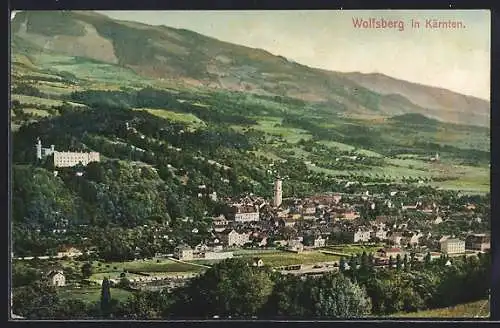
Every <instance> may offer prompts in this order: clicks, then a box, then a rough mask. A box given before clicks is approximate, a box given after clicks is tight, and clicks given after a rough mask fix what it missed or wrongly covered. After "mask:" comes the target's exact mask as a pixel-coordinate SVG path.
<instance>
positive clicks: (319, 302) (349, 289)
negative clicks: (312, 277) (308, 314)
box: [311, 274, 371, 318]
mask: <svg viewBox="0 0 500 328" xmlns="http://www.w3.org/2000/svg"><path fill="white" fill-rule="evenodd" d="M315 282H316V288H313V289H312V290H311V299H312V300H314V301H316V302H314V303H312V304H314V305H313V311H312V315H313V316H314V317H323V318H359V317H362V316H364V315H367V314H368V313H369V312H370V309H371V301H370V298H369V297H368V296H367V295H366V291H365V290H364V289H362V288H361V287H359V286H358V285H356V284H354V283H352V282H351V281H350V280H349V279H348V278H347V277H345V276H343V275H342V274H327V275H325V276H324V277H322V278H320V279H319V280H317V281H315Z"/></svg>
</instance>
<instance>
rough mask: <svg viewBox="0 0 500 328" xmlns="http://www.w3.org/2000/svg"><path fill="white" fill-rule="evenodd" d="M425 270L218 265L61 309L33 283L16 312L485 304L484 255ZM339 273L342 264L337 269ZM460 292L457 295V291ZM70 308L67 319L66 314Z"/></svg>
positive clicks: (262, 313)
mask: <svg viewBox="0 0 500 328" xmlns="http://www.w3.org/2000/svg"><path fill="white" fill-rule="evenodd" d="M449 261H450V259H447V258H442V259H440V260H435V261H432V262H430V261H426V262H424V263H418V262H415V261H414V260H412V259H408V258H406V259H403V260H401V259H399V260H397V262H398V263H405V265H404V266H401V265H398V267H397V268H396V269H393V268H387V269H377V270H375V268H374V267H373V266H372V265H371V262H370V260H369V255H366V254H364V255H360V256H358V257H354V258H351V259H350V260H349V262H350V263H351V267H350V268H349V269H348V270H345V269H343V270H341V272H337V273H329V274H325V275H323V276H321V277H316V278H313V277H309V278H300V277H297V276H294V275H281V274H279V273H276V272H273V271H272V270H271V269H270V268H268V267H253V266H251V264H250V263H249V262H248V261H247V260H245V259H241V258H240V259H238V258H236V259H230V260H225V261H222V262H220V263H218V264H216V265H214V266H213V267H212V268H210V269H208V270H207V271H206V272H205V273H204V274H202V275H200V276H197V277H196V278H193V279H192V280H190V281H189V282H188V283H187V284H186V285H185V286H184V287H179V288H177V289H175V290H174V291H173V292H167V291H166V290H161V291H156V292H153V291H149V292H146V291H137V292H134V295H133V296H132V297H131V298H129V299H128V300H127V301H126V302H122V303H120V302H118V301H117V300H115V299H113V297H112V294H111V290H110V286H111V284H110V282H109V281H108V280H107V279H105V280H104V282H103V285H102V292H101V299H100V302H98V303H96V304H83V303H81V302H79V301H71V302H66V303H67V304H64V302H62V301H61V300H60V298H59V295H58V292H57V291H56V290H54V289H53V288H51V287H48V286H44V285H43V284H39V283H34V284H31V285H26V286H22V287H19V288H17V289H16V292H15V293H14V310H15V311H16V313H17V314H20V315H24V316H27V317H28V318H50V319H55V318H78V317H100V318H103V317H104V318H124V319H155V318H184V319H196V318H197V319H208V318H213V317H220V318H247V319H249V318H253V317H257V318H259V319H266V318H273V319H276V318H284V319H285V318H286V319H290V318H323V319H325V318H359V317H367V316H382V315H388V314H392V313H395V312H402V311H406V312H413V311H418V310H423V309H428V308H437V307H446V306H451V305H455V304H460V303H465V302H470V301H475V300H478V299H483V298H485V297H487V295H488V291H489V282H490V269H491V262H490V261H491V260H490V257H489V254H485V255H482V256H480V257H479V258H477V257H469V258H463V259H462V258H453V259H451V263H452V264H451V265H446V263H447V262H449ZM341 267H342V265H341ZM457 286H461V288H457ZM73 307H75V308H76V307H78V309H75V310H74V311H75V312H74V313H73V314H72V315H71V316H69V311H70V310H73Z"/></svg>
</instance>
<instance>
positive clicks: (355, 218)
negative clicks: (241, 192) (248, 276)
mask: <svg viewBox="0 0 500 328" xmlns="http://www.w3.org/2000/svg"><path fill="white" fill-rule="evenodd" d="M397 193H398V192H397V191H394V192H391V193H390V195H391V196H394V195H396V194H397ZM349 196H350V198H351V200H352V195H348V196H347V197H346V198H349ZM359 200H360V202H357V203H356V202H355V204H350V201H347V200H344V199H343V195H340V194H326V195H319V196H314V197H309V198H305V199H288V200H286V201H283V200H282V195H281V184H280V183H275V196H274V199H273V201H272V202H267V201H266V200H265V199H263V198H258V197H253V196H247V197H244V198H242V199H238V200H231V199H226V202H227V204H228V208H229V210H228V211H227V213H226V214H225V215H220V216H218V217H214V218H212V228H211V233H212V235H211V238H210V239H209V240H206V241H205V243H203V244H200V245H198V246H196V247H195V249H191V251H192V253H193V255H192V256H191V255H189V254H190V253H189V251H187V253H186V254H187V255H186V256H179V257H178V258H185V259H186V258H191V257H192V258H193V259H195V258H221V257H224V258H227V257H230V256H232V254H231V255H230V254H229V252H226V253H227V254H225V253H223V252H222V251H223V250H227V249H228V248H229V249H231V248H235V247H244V246H251V247H283V248H285V249H286V250H289V251H294V252H301V251H303V250H304V249H309V248H321V247H324V246H325V245H326V244H327V243H336V242H337V243H369V242H385V243H386V244H387V245H388V246H393V247H395V248H415V247H419V246H423V247H426V248H428V249H431V250H436V251H440V252H442V253H446V254H457V253H465V249H468V250H474V251H481V252H484V251H485V250H487V249H489V243H490V242H489V237H488V236H486V235H478V234H470V236H468V237H467V241H466V240H465V238H464V237H465V236H461V238H462V239H459V238H453V237H454V236H453V237H450V236H440V235H433V234H432V233H431V232H430V231H429V229H422V225H424V227H426V226H429V225H430V226H432V225H438V224H440V223H442V222H443V218H442V217H441V215H443V216H445V217H446V215H447V214H448V212H447V207H443V208H442V209H440V208H439V206H437V205H436V204H435V203H430V204H422V202H421V201H416V202H415V203H414V204H411V205H404V204H401V206H400V207H399V209H400V210H399V212H398V215H378V216H377V217H376V218H375V219H374V220H365V219H362V218H361V215H360V208H361V207H364V208H368V209H371V210H374V209H375V208H376V206H384V207H386V209H391V208H394V207H395V205H394V204H392V203H391V199H390V197H386V198H385V199H384V200H383V201H382V202H381V201H378V202H377V204H378V205H377V204H376V203H375V201H374V197H373V195H369V193H368V192H366V193H364V194H362V195H361V197H359ZM277 204H279V206H276V205H277ZM381 204H382V205H381ZM466 207H467V209H469V210H470V209H474V206H473V205H469V206H466ZM417 212H419V213H420V214H422V215H424V219H419V220H412V219H411V217H412V215H411V213H417ZM416 221H418V224H417V223H415V222H416ZM424 231H427V232H424ZM183 247H184V248H187V247H186V246H183ZM204 248H205V249H204ZM215 254H217V255H215ZM219 254H220V255H219ZM179 255H180V254H179Z"/></svg>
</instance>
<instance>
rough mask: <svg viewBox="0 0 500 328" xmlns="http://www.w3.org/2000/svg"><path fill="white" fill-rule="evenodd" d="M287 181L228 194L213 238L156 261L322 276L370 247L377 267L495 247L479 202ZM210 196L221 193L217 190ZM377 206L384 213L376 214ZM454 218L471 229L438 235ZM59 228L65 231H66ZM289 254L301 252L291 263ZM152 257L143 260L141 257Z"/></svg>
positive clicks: (145, 285)
mask: <svg viewBox="0 0 500 328" xmlns="http://www.w3.org/2000/svg"><path fill="white" fill-rule="evenodd" d="M282 184H283V180H282V179H281V178H280V177H276V179H275V182H274V197H273V199H272V200H266V199H264V198H262V197H258V196H255V195H247V196H245V197H241V198H237V199H223V200H222V201H223V202H224V203H225V204H226V209H225V214H221V215H218V216H216V217H212V218H211V226H210V227H209V229H208V230H209V231H208V232H209V236H210V237H209V238H207V239H205V240H203V241H202V242H200V243H198V244H196V245H189V244H187V243H182V244H178V245H176V246H175V248H174V250H173V252H172V253H160V252H158V253H156V254H155V255H154V259H168V260H170V261H177V262H179V263H184V264H191V265H192V266H197V267H199V268H202V269H206V268H209V267H210V266H208V265H203V264H199V263H211V264H213V263H215V262H217V261H221V260H224V259H228V258H233V257H248V258H249V259H251V262H252V265H255V266H264V265H271V266H272V267H273V270H275V271H278V272H280V273H282V274H294V275H313V276H314V275H322V274H324V273H326V272H330V271H338V270H339V269H340V270H342V269H345V270H349V264H348V262H347V260H348V259H349V258H350V257H352V256H353V255H355V254H358V255H360V254H361V253H363V252H364V253H370V254H371V260H372V262H373V264H374V265H375V266H379V267H388V266H390V267H396V266H397V265H398V264H402V265H404V264H403V261H404V262H405V263H407V261H409V259H410V257H411V259H412V260H417V261H424V260H425V259H426V258H429V260H434V259H440V258H443V256H444V257H446V258H447V259H449V260H448V262H447V263H448V264H450V263H451V261H453V258H455V257H463V256H474V255H477V254H478V253H486V252H488V251H489V249H490V234H489V233H488V232H487V231H474V230H473V229H472V228H473V227H474V225H475V224H476V226H477V224H478V223H481V221H482V220H483V218H482V217H481V214H478V213H477V212H476V205H475V204H474V203H471V202H464V203H463V204H461V205H459V206H458V207H457V206H456V205H455V206H453V208H452V206H450V205H442V204H440V203H439V202H438V201H437V200H435V198H434V197H429V195H425V194H423V195H420V196H417V197H415V196H414V195H413V196H412V195H409V193H408V192H405V191H399V190H396V189H395V190H391V191H389V192H388V193H379V194H371V193H370V192H369V191H365V192H362V193H358V194H346V193H342V194H340V193H331V194H323V195H317V196H311V197H307V198H303V199H293V198H283V191H282ZM199 189H200V191H202V190H203V189H205V186H203V185H200V186H199ZM199 195H200V196H202V195H203V194H202V193H200V194H199ZM206 196H210V197H211V198H214V197H216V193H210V194H209V195H206ZM431 199H433V200H431ZM376 210H377V211H376ZM375 211H376V212H377V213H380V215H376V216H373V215H371V214H372V213H375ZM370 217H371V218H372V219H370ZM451 217H455V218H456V217H460V218H461V219H462V220H464V222H465V224H466V225H468V226H469V227H471V228H470V229H468V230H463V231H461V233H460V234H456V235H446V234H442V233H436V232H434V231H436V228H438V227H440V226H446V224H447V222H448V221H449V218H451ZM416 218H418V219H416ZM144 228H145V229H151V231H153V238H154V239H160V238H164V237H167V235H166V233H171V232H172V230H171V229H168V227H165V228H164V229H163V230H162V229H160V228H158V227H148V226H145V227H144ZM53 232H54V233H56V234H59V235H60V234H64V233H65V232H66V229H55V230H54V231H53ZM196 233H198V231H197V229H193V231H192V234H196ZM242 251H243V253H242ZM92 253H95V250H94V251H92V247H90V248H88V249H87V250H86V251H82V250H80V249H78V248H76V247H73V246H71V245H66V246H65V247H64V248H63V249H61V251H60V252H59V253H58V254H57V255H52V256H39V257H37V258H38V259H40V260H43V259H45V260H47V259H54V258H56V259H57V258H59V259H61V258H66V259H68V258H81V259H86V258H88V256H89V255H91V254H92ZM242 254H244V255H242ZM289 254H296V255H297V256H292V258H291V260H290V257H289ZM268 255H272V261H271V263H266V262H267V261H266V258H267V257H268ZM137 256H138V257H139V256H140V255H139V253H138V254H137ZM280 257H282V259H283V260H282V261H280ZM32 259H33V257H32V256H30V257H23V258H19V260H32ZM403 259H404V260H403ZM146 260H147V259H146V258H144V259H140V258H137V259H136V261H138V262H140V261H146ZM159 261H160V260H157V262H159ZM341 265H342V267H340V266H341ZM124 271H126V272H128V273H129V275H128V279H127V282H128V283H129V284H130V286H132V287H133V288H136V289H145V290H151V289H159V288H161V287H168V288H174V287H177V286H181V285H183V284H185V283H186V281H187V280H189V279H191V278H193V277H196V276H197V274H193V273H191V272H189V273H178V274H177V275H175V276H168V277H166V276H165V275H164V273H159V274H158V275H155V274H151V273H150V274H141V272H138V271H134V270H124ZM111 275H112V274H111ZM101 276H102V275H101ZM47 277H49V278H50V281H51V283H52V284H53V285H54V286H65V285H66V284H67V283H70V282H69V281H67V280H66V279H65V277H64V272H63V270H61V269H51V270H48V272H47ZM123 277H125V274H124V273H123V272H121V273H119V274H116V277H112V278H111V279H110V281H111V282H112V283H113V284H117V285H118V284H120V281H121V278H123ZM102 281H103V280H102V279H98V280H95V281H93V283H94V284H98V285H100V284H102Z"/></svg>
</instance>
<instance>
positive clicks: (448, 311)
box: [391, 300, 490, 318]
mask: <svg viewBox="0 0 500 328" xmlns="http://www.w3.org/2000/svg"><path fill="white" fill-rule="evenodd" d="M489 316H490V302H489V301H488V300H481V301H477V302H472V303H466V304H460V305H456V306H450V307H446V308H441V309H433V310H426V311H419V312H411V313H396V314H394V315H391V317H397V318H487V317H489Z"/></svg>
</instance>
